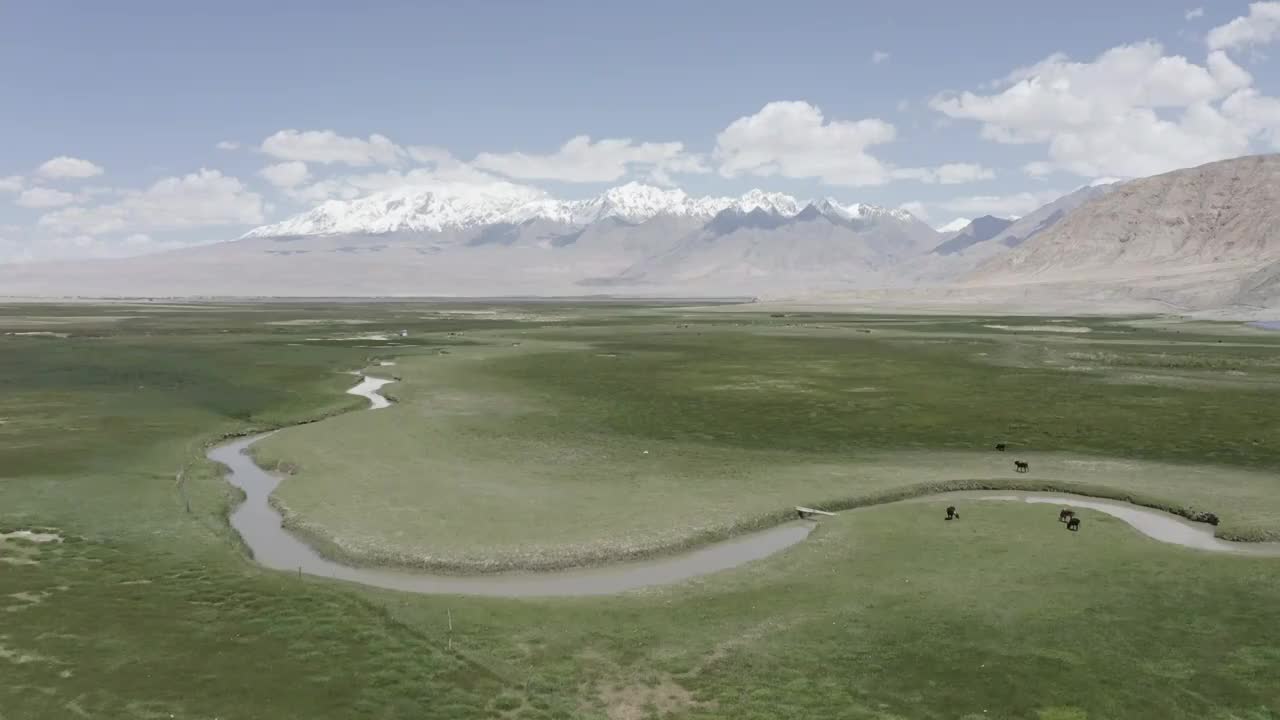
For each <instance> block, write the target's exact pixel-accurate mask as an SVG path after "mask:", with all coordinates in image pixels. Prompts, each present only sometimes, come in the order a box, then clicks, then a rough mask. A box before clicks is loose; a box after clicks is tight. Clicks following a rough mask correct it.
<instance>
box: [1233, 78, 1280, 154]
mask: <svg viewBox="0 0 1280 720" xmlns="http://www.w3.org/2000/svg"><path fill="white" fill-rule="evenodd" d="M1222 112H1223V114H1224V115H1226V116H1227V117H1228V118H1230V119H1231V120H1232V122H1235V123H1236V124H1238V125H1240V126H1241V127H1243V128H1244V129H1245V131H1246V132H1248V133H1250V134H1257V135H1261V136H1262V137H1263V139H1264V140H1265V141H1266V142H1267V144H1268V145H1269V146H1270V149H1271V150H1273V151H1280V99H1277V98H1273V97H1267V96H1265V95H1262V94H1261V93H1259V92H1258V91H1257V90H1254V89H1253V88H1247V89H1244V90H1240V91H1238V92H1235V93H1232V95H1231V97H1229V98H1227V99H1226V100H1225V101H1224V102H1223V103H1222Z"/></svg>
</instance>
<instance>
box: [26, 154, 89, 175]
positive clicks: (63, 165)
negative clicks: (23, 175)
mask: <svg viewBox="0 0 1280 720" xmlns="http://www.w3.org/2000/svg"><path fill="white" fill-rule="evenodd" d="M102 173H103V170H102V168H101V167H99V166H97V165H94V164H93V163H91V162H89V161H88V160H82V159H80V158H73V157H68V156H66V155H59V156H58V157H56V158H53V159H52V160H48V161H46V162H45V163H44V164H43V165H41V166H40V167H39V168H38V169H36V174H38V175H39V176H40V177H44V178H49V179H50V180H64V179H78V178H89V177H93V176H95V175H101V174H102Z"/></svg>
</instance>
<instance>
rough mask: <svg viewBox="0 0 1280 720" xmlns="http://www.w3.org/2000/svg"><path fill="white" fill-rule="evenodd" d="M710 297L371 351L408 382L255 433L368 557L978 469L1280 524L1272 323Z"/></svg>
mask: <svg viewBox="0 0 1280 720" xmlns="http://www.w3.org/2000/svg"><path fill="white" fill-rule="evenodd" d="M701 320H702V318H695V319H690V321H688V322H686V321H683V320H681V319H679V318H678V317H677V318H676V319H674V320H672V319H665V318H664V319H663V321H661V322H654V321H652V320H651V321H648V322H640V321H632V322H628V323H624V324H619V325H591V324H580V325H573V326H570V327H563V326H553V327H545V328H538V329H520V330H514V331H513V330H511V329H501V330H475V331H471V332H467V333H466V334H465V336H466V338H467V339H468V341H469V342H470V343H472V344H469V345H466V346H460V347H456V348H453V349H451V350H450V351H449V354H437V355H420V356H414V357H409V358H402V359H400V360H399V361H398V364H397V365H395V366H394V367H391V368H372V369H371V370H370V372H382V373H383V374H384V375H393V376H394V377H397V378H398V379H399V381H400V382H399V383H397V384H394V385H390V386H388V387H387V388H386V392H387V393H388V394H389V395H391V396H393V397H395V398H396V399H397V400H398V403H397V405H395V406H394V407H392V408H390V409H388V410H384V411H379V412H376V413H355V414H351V415H348V416H345V417H341V418H335V419H334V420H332V421H329V422H326V423H322V424H317V425H308V426H303V427H298V428H292V429H289V430H286V431H283V432H281V433H278V434H277V435H275V436H273V437H271V438H268V439H267V440H265V441H263V442H261V443H260V444H259V445H258V447H257V450H256V453H257V456H258V457H259V458H260V460H261V461H262V462H263V464H264V465H267V466H268V467H273V466H280V467H287V468H289V469H290V471H291V472H292V473H293V474H292V475H291V476H290V477H288V478H287V479H286V480H285V482H284V483H283V484H282V486H281V488H280V489H279V490H277V493H276V497H277V499H278V502H279V505H280V506H282V507H283V508H284V509H285V510H286V511H287V512H288V514H289V517H290V524H291V526H292V527H294V528H295V529H296V530H299V531H301V532H303V533H305V534H307V535H308V536H309V537H311V538H312V539H313V541H314V543H315V544H317V545H318V546H320V547H322V548H323V549H325V550H326V551H327V552H329V553H330V554H331V555H334V556H337V557H342V558H346V559H348V560H353V561H358V562H366V563H368V562H373V563H384V564H400V565H424V566H434V567H442V568H448V569H454V570H464V571H465V570H485V569H504V568H509V567H514V566H520V567H534V568H542V567H557V566H564V565H574V564H582V563H591V562H604V561H609V560H616V559H618V558H622V557H636V556H644V555H648V554H653V553H657V552H662V551H664V550H671V549H672V548H677V547H683V546H687V545H692V544H697V543H699V542H703V541H706V540H707V539H710V538H716V537H723V536H725V535H729V534H732V533H733V532H735V531H738V530H741V529H743V528H747V527H756V526H760V525H763V524H772V523H776V522H777V521H778V520H779V519H780V518H781V517H784V516H785V515H786V514H787V512H788V510H789V508H791V507H792V506H794V505H797V504H800V505H807V506H814V507H828V508H832V509H839V508H845V507H853V506H858V505H862V504H867V503H871V502H875V501H878V500H880V499H883V498H884V497H891V496H898V495H902V494H910V493H914V492H925V491H931V490H937V489H964V488H970V487H1018V488H1023V489H1043V488H1066V489H1074V490H1077V491H1082V492H1087V493H1090V494H1100V495H1107V496H1118V497H1130V498H1134V499H1137V500H1139V501H1141V502H1143V503H1144V504H1149V505H1154V506H1158V507H1164V508H1173V509H1177V510H1179V511H1180V512H1184V513H1186V514H1194V513H1195V512H1196V511H1203V512H1213V513H1216V514H1217V515H1218V516H1219V517H1220V518H1221V519H1222V524H1221V526H1220V527H1219V533H1220V534H1222V535H1223V536H1226V537H1230V538H1249V539H1264V538H1272V539H1280V479H1278V478H1277V476H1276V474H1275V473H1274V471H1273V470H1274V467H1275V465H1274V463H1275V460H1276V456H1275V454H1274V451H1273V448H1274V447H1276V445H1277V443H1280V413H1277V412H1276V410H1275V407H1276V404H1275V403H1276V400H1277V397H1280V395H1278V394H1277V390H1280V356H1278V355H1277V353H1276V351H1277V349H1280V346H1277V344H1276V342H1277V338H1275V337H1272V336H1269V335H1266V334H1265V333H1263V332H1261V331H1256V332H1254V333H1251V334H1245V335H1239V336H1233V335H1228V336H1226V342H1223V343H1219V342H1218V341H1219V340H1223V339H1224V338H1223V337H1222V336H1217V337H1214V336H1208V335H1203V334H1201V333H1196V334H1191V335H1186V336H1184V335H1183V334H1182V333H1181V332H1179V331H1178V330H1177V329H1176V328H1175V329H1172V330H1168V331H1163V332H1161V331H1137V330H1134V329H1133V328H1132V327H1131V326H1129V325H1124V324H1119V323H1115V322H1110V321H1097V320H1092V321H1091V320H1080V319H1076V320H1070V321H1068V322H1067V323H1063V322H1056V321H1055V320H1053V319H1025V320H1021V321H1019V322H1021V323H1024V324H1025V327H1029V328H1036V329H1035V330H1032V331H1029V332H1017V331H1016V328H1018V327H1020V325H1017V324H1011V323H1012V322H1013V321H1009V320H1002V321H1000V323H998V324H997V323H996V322H995V321H993V320H990V319H988V320H980V319H979V320H973V319H967V318H960V319H940V318H935V319H918V318H917V319H910V318H872V319H867V318H863V317H858V316H852V317H851V316H846V317H839V316H829V317H816V318H773V317H768V316H763V317H760V316H747V317H745V318H744V317H741V316H737V317H732V318H728V319H722V321H721V322H706V321H701ZM992 328H1008V330H1004V329H996V330H993V329H992ZM1060 328H1066V329H1069V330H1072V331H1073V332H1071V333H1061V332H1056V330H1058V329H1060ZM1085 330H1087V331H1088V332H1082V331H1085ZM456 337H457V336H454V338H455V339H456ZM996 442H1007V443H1008V444H1009V446H1010V448H1011V450H1012V452H1011V453H1005V454H999V453H995V452H992V450H991V447H992V445H993V444H994V443H996ZM1015 457H1016V458H1019V459H1023V460H1027V461H1029V462H1031V463H1032V467H1033V472H1032V473H1031V474H1026V475H1020V474H1015V473H1014V472H1013V466H1012V462H1011V461H1012V459H1013V458H1015Z"/></svg>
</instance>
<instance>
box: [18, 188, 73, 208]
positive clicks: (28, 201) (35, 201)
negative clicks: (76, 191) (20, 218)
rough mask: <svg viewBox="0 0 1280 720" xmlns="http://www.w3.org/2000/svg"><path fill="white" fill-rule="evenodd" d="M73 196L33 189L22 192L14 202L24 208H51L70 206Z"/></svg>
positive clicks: (50, 190) (60, 192)
mask: <svg viewBox="0 0 1280 720" xmlns="http://www.w3.org/2000/svg"><path fill="white" fill-rule="evenodd" d="M74 200H75V195H72V194H71V193H69V192H63V191H61V190H53V189H51V188H43V187H33V188H28V189H26V190H23V191H22V194H21V195H19V196H18V199H17V200H16V201H15V202H17V203H18V204H19V205H21V206H22V207H26V208H52V207H61V206H63V205H70V204H71V202H72V201H74Z"/></svg>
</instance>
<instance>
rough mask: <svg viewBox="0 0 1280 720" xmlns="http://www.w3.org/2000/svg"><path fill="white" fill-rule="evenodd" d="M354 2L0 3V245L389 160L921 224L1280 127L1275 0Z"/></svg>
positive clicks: (58, 250)
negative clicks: (884, 210)
mask: <svg viewBox="0 0 1280 720" xmlns="http://www.w3.org/2000/svg"><path fill="white" fill-rule="evenodd" d="M363 5H367V6H368V7H365V6H363ZM363 5H361V4H357V3H351V2H331V1H329V0H310V1H308V2H285V1H276V2H270V3H263V2H239V1H237V0H221V1H220V2H216V3H182V2H172V0H167V1H165V2H159V1H157V2H143V1H129V0H122V1H121V2H118V3H99V2H88V1H84V2H69V1H61V0H42V1H41V2H0V68H3V71H2V72H0V103H3V105H0V107H2V108H3V109H4V112H0V131H2V132H3V133H4V136H5V137H6V138H8V142H6V143H5V152H4V153H3V154H0V262H2V261H21V260H32V259H46V258H56V257H78V256H86V255H114V254H129V253H136V252H145V251H151V250H156V249H163V248H168V247H173V246H178V245H183V244H190V243H198V242H209V241H215V240H226V239H231V238H234V237H236V236H237V235H239V234H240V233H242V232H244V231H245V230H246V229H248V228H249V227H251V226H253V225H255V224H258V223H261V222H267V221H271V220H276V219H279V218H281V217H284V216H287V215H289V214H293V213H295V212H298V211H301V210H304V209H307V208H309V207H311V206H313V205H314V204H316V203H318V202H319V201H322V200H323V199H325V198H331V197H332V198H343V197H351V196H353V195H356V194H361V193H366V192H370V191H373V190H377V189H380V188H385V187H391V186H394V185H396V184H404V183H412V184H431V183H454V182H466V183H475V182H492V181H495V180H511V181H514V182H519V183H523V184H528V185H532V186H535V187H539V188H542V189H545V190H547V191H549V192H551V193H553V194H555V195H557V196H561V197H566V198H573V197H586V196H589V195H591V194H594V193H597V192H599V191H600V190H602V189H603V188H605V187H608V186H610V185H614V184H619V183H622V182H626V181H628V180H640V181H646V182H661V183H671V184H675V185H678V186H679V187H682V188H684V189H686V190H687V191H689V192H690V193H692V194H712V193H714V194H738V193H741V192H743V191H745V190H747V189H750V188H752V187H762V188H764V189H768V190H778V191H784V192H789V193H792V194H795V195H798V196H802V197H810V196H818V195H831V196H833V197H835V198H837V199H839V200H841V201H843V202H853V201H861V202H871V203H877V204H883V205H889V206H899V205H905V206H906V207H908V208H910V209H912V210H913V211H914V212H917V213H918V214H920V215H922V216H924V217H926V218H927V219H928V220H929V221H930V222H933V223H935V224H940V223H942V222H945V221H947V220H950V219H952V218H954V217H956V216H958V215H963V216H973V215H977V214H981V213H983V212H993V213H997V214H1019V213H1023V212H1027V211H1029V210H1031V209H1033V208H1034V206H1035V205H1036V204H1037V203H1040V202H1043V201H1046V200H1048V199H1051V198H1052V197H1053V196H1054V195H1055V194H1059V193H1061V192H1066V191H1069V190H1071V189H1073V188H1074V187H1077V186H1079V185H1081V184H1084V183H1087V182H1090V181H1092V180H1094V179H1096V178H1100V177H1131V176H1138V175H1146V174H1151V173H1154V172H1162V171H1165V170H1169V169H1173V168H1176V167H1183V166H1188V165H1194V164H1199V163H1201V162H1207V161H1210V160H1214V159H1220V158H1223V157H1231V156H1235V155H1240V154H1244V153H1249V152H1266V151H1273V150H1275V149H1276V148H1277V147H1280V145H1277V141H1280V101H1277V100H1276V99H1275V98H1274V97H1273V95H1276V94H1280V76H1278V74H1277V71H1276V69H1275V62H1274V61H1272V60H1269V59H1268V55H1269V54H1271V53H1270V49H1271V48H1270V47H1269V46H1270V45H1271V44H1272V43H1273V42H1274V40H1276V39H1280V2H1260V3H1254V4H1253V5H1250V4H1249V3H1247V2H1229V1H1228V2H1215V3H1213V4H1212V5H1209V4H1208V3H1206V4H1205V6H1204V7H1203V9H1199V8H1197V6H1196V4H1194V3H1190V4H1187V5H1186V6H1185V7H1184V6H1181V5H1175V4H1171V3H1168V2H1124V3H1117V2H1114V0H1111V1H1110V2H1093V1H1092V0H1090V1H1085V2H1076V3H1027V2H1025V0H1023V1H1022V2H1006V1H1004V0H999V1H990V2H983V1H975V2H967V3H956V2H945V3H944V2H938V3H912V2H903V1H902V0H897V1H896V2H881V1H878V0H877V1H874V2H858V3H853V2H828V1H825V0H822V1H814V2H805V1H803V0H794V1H793V2H789V3H773V2H770V3H762V2H750V1H747V0H738V1H736V2H720V1H716V0H706V1H704V2H667V1H665V0H661V1H658V2H646V3H636V2H627V3H621V2H602V1H599V0H597V1H596V2H577V1H574V2H568V1H560V2H556V1H552V0H547V1H545V2H527V1H515V0H511V1H507V0H501V1H499V0H493V1H489V2H483V1H480V0H477V1H475V2H466V3H462V2H407V1H389V0H388V1H383V2H369V3H365V4H363ZM1215 28H1216V29H1215ZM1020 69H1021V72H1019V71H1020ZM1014 73H1017V74H1016V75H1014ZM964 93H968V94H964ZM374 136H377V137H374ZM582 136H587V137H589V138H590V140H589V141H588V140H584V139H581V138H582ZM573 138H580V139H579V140H577V141H574V143H572V144H570V146H569V148H568V149H567V150H565V151H561V148H562V146H565V144H566V143H569V142H570V141H571V140H572V139H573ZM220 143H221V144H222V145H223V148H232V147H233V146H234V149H219V147H218V145H219V144H220ZM58 158H61V160H56V161H55V159H58ZM50 161H55V162H53V163H52V164H50V165H46V163H49V162H50ZM42 168H43V169H42ZM266 168H273V169H271V170H265V172H264V169H266Z"/></svg>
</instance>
